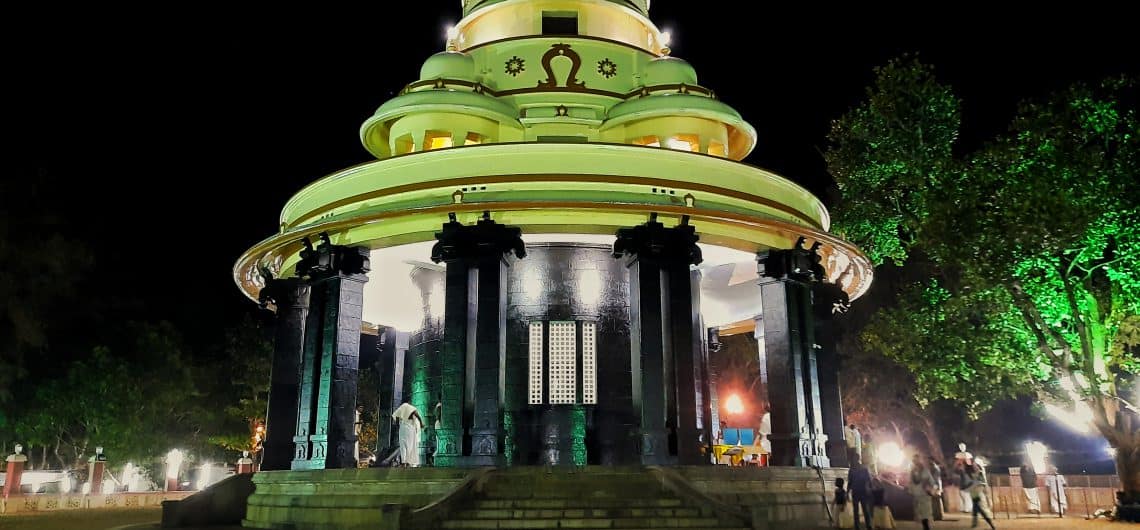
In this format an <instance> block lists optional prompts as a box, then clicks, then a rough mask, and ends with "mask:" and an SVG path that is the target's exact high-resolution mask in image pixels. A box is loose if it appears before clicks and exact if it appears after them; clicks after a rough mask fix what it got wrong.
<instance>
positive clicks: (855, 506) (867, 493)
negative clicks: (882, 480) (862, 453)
mask: <svg viewBox="0 0 1140 530" xmlns="http://www.w3.org/2000/svg"><path fill="white" fill-rule="evenodd" d="M847 491H849V492H851V509H852V515H853V517H854V518H855V528H859V509H860V508H862V510H863V520H864V521H865V522H866V523H867V530H871V528H872V526H871V516H872V513H871V511H872V510H871V500H872V497H871V472H870V471H868V470H867V468H866V467H864V466H863V462H862V461H861V459H860V458H859V455H855V460H853V461H851V468H850V469H848V470H847Z"/></svg>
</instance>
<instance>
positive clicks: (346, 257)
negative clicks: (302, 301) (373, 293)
mask: <svg viewBox="0 0 1140 530" xmlns="http://www.w3.org/2000/svg"><path fill="white" fill-rule="evenodd" d="M301 243H302V244H303V245H304V246H305V248H304V249H303V250H301V261H300V262H298V263H297V276H298V277H301V278H307V279H309V280H320V279H324V278H328V277H332V276H337V275H344V276H350V277H351V276H357V275H363V274H366V273H367V272H368V271H369V270H370V269H369V266H370V263H369V260H368V254H369V251H368V248H367V247H350V246H346V245H334V244H332V241H330V240H329V235H328V233H326V232H321V234H320V243H319V244H318V245H317V246H316V247H313V244H312V243H311V242H310V241H309V238H305V239H303V240H302V241H301Z"/></svg>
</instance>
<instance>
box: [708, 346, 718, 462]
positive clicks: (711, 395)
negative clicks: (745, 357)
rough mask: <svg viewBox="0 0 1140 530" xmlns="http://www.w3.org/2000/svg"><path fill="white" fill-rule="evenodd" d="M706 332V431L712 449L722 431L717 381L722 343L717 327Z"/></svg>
mask: <svg viewBox="0 0 1140 530" xmlns="http://www.w3.org/2000/svg"><path fill="white" fill-rule="evenodd" d="M705 334H706V336H707V337H708V339H707V341H706V343H707V346H706V348H705V358H706V365H705V366H706V372H705V389H706V391H705V392H706V393H705V395H706V396H708V399H706V400H705V402H706V403H707V405H706V410H707V411H708V414H709V421H708V424H709V431H708V432H707V433H705V436H706V437H707V438H708V441H709V445H710V450H711V446H712V445H713V444H715V443H716V438H717V433H719V432H720V393H719V389H718V388H717V383H718V382H719V381H720V367H719V366H718V365H717V362H716V361H717V355H716V353H717V352H719V351H720V348H721V344H720V333H719V332H718V331H717V330H716V328H707V329H706V330H705Z"/></svg>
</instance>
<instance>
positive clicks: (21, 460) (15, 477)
mask: <svg viewBox="0 0 1140 530" xmlns="http://www.w3.org/2000/svg"><path fill="white" fill-rule="evenodd" d="M27 461H28V457H26V456H24V455H21V454H11V455H8V458H7V459H6V460H5V462H4V472H5V477H7V478H6V479H5V480H4V490H3V493H4V498H5V499H6V498H8V497H12V496H18V495H20V481H21V480H22V477H23V475H24V464H26V463H27Z"/></svg>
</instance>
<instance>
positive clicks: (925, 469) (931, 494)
mask: <svg viewBox="0 0 1140 530" xmlns="http://www.w3.org/2000/svg"><path fill="white" fill-rule="evenodd" d="M845 430H846V432H845V433H844V434H845V439H846V441H847V449H848V459H849V465H850V468H849V470H848V473H847V479H846V480H844V479H841V478H840V479H836V481H835V486H836V488H835V500H834V504H835V508H836V514H837V517H836V522H837V523H838V526H839V528H860V523H861V522H862V523H864V524H865V525H866V528H867V529H868V530H871V529H892V528H895V524H894V516H893V514H892V513H891V509H890V507H889V506H888V505H887V503H886V499H885V497H886V488H885V485H884V484H883V482H882V481H881V480H880V479H879V478H878V473H877V470H875V469H872V468H869V467H868V466H867V465H864V462H867V460H866V458H867V455H868V452H870V453H871V454H874V449H873V446H871V448H870V451H868V447H867V445H868V439H869V438H870V437H869V436H866V435H863V436H861V435H860V433H859V431H858V429H856V428H855V426H854V425H850V426H848V427H847V428H846V429H845ZM964 445H965V444H962V445H960V446H959V448H960V451H959V452H958V453H957V454H956V455H955V460H954V468H953V470H952V471H951V473H950V474H949V475H948V476H947V478H948V480H952V481H953V482H954V483H955V484H957V486H958V488H959V491H960V493H961V494H962V495H963V498H962V502H961V505H962V506H963V507H964V508H965V510H966V511H968V512H969V513H972V515H973V525H974V526H977V525H978V517H979V516H981V518H982V519H983V520H985V522H986V524H988V525H989V527H990V529H991V530H995V529H996V526H995V525H994V522H993V519H992V518H991V517H990V514H989V513H987V511H986V509H985V506H986V500H985V499H986V488H987V487H988V484H987V480H986V476H985V468H984V467H983V466H981V465H980V463H979V462H976V461H975V460H974V458H973V455H971V454H970V453H968V452H966V451H965V447H964ZM868 463H870V462H868ZM1034 480H1036V479H1034ZM902 482H904V484H900V485H902V486H903V487H904V489H905V490H906V492H907V493H909V494H910V495H911V497H912V498H913V503H914V504H913V507H914V518H915V520H917V521H920V522H921V523H922V528H923V530H930V527H931V523H932V521H933V520H935V519H936V518H938V517H939V516H941V513H942V510H943V502H942V495H943V493H944V491H943V471H942V466H940V465H939V463H938V460H937V459H935V458H934V457H933V456H930V457H929V458H926V459H924V458H923V457H922V455H919V454H915V455H914V458H913V460H912V461H911V466H910V471H909V473H907V475H906V479H905V480H903V481H902ZM1027 495H1028V493H1027ZM860 512H861V513H862V517H860Z"/></svg>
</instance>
